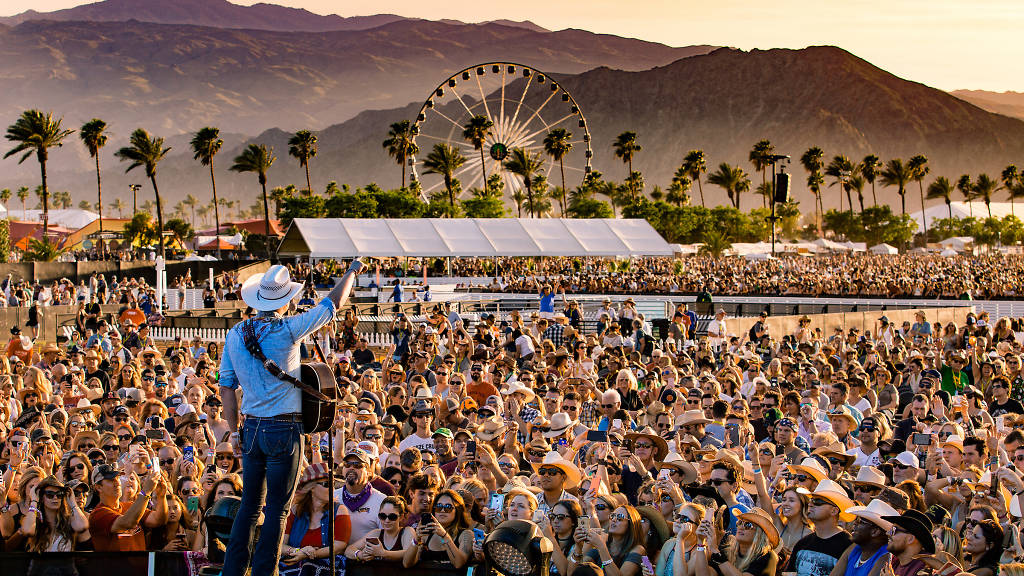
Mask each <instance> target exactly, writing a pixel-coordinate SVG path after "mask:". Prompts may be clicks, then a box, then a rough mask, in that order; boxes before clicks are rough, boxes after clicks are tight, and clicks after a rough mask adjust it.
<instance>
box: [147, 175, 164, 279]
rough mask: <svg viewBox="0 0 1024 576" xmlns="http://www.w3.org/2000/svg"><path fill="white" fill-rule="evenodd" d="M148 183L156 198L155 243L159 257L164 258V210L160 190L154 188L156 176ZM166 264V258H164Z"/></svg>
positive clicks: (151, 177) (152, 176) (150, 178)
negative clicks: (151, 186) (158, 249)
mask: <svg viewBox="0 0 1024 576" xmlns="http://www.w3.org/2000/svg"><path fill="white" fill-rule="evenodd" d="M149 181H150V182H152V183H153V196H155V197H156V225H157V231H156V236H157V243H158V244H159V246H160V257H161V258H164V255H165V251H164V208H163V203H162V202H161V201H160V189H159V188H157V187H156V174H153V175H151V176H150V177H149ZM164 261H165V262H166V258H164Z"/></svg>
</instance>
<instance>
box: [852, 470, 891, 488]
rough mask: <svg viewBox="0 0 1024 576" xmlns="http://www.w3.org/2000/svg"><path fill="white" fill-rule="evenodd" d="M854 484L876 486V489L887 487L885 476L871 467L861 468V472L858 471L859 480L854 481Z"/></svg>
mask: <svg viewBox="0 0 1024 576" xmlns="http://www.w3.org/2000/svg"><path fill="white" fill-rule="evenodd" d="M853 483H854V484H867V485H868V486H874V487H875V488H884V487H885V474H882V472H881V471H879V470H878V469H876V468H874V467H871V466H861V467H860V470H858V471H857V479H856V480H854V481H853Z"/></svg>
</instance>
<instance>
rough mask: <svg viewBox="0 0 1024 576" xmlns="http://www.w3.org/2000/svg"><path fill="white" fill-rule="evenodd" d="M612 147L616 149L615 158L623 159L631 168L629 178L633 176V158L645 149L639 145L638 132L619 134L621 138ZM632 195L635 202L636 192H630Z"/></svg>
mask: <svg viewBox="0 0 1024 576" xmlns="http://www.w3.org/2000/svg"><path fill="white" fill-rule="evenodd" d="M612 146H613V147H614V148H615V157H616V158H620V159H622V161H623V162H625V163H626V165H627V166H628V168H629V171H628V172H627V177H628V176H629V175H632V174H633V156H636V153H637V152H640V151H641V150H643V147H642V146H640V144H639V143H637V140H636V132H623V133H622V134H619V137H618V138H616V139H615V142H614V143H613V144H612ZM630 193H631V194H632V196H633V200H634V201H635V200H636V191H635V190H630Z"/></svg>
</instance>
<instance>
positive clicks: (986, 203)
mask: <svg viewBox="0 0 1024 576" xmlns="http://www.w3.org/2000/svg"><path fill="white" fill-rule="evenodd" d="M985 208H987V209H988V217H989V218H991V217H992V201H991V200H985Z"/></svg>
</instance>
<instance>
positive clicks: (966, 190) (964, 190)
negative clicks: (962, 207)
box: [956, 174, 974, 218]
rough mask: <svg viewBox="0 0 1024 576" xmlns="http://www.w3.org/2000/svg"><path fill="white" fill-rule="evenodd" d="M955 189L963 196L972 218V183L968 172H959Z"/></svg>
mask: <svg viewBox="0 0 1024 576" xmlns="http://www.w3.org/2000/svg"><path fill="white" fill-rule="evenodd" d="M956 191H957V192H959V193H960V195H961V196H963V197H964V202H967V208H968V210H970V214H971V218H974V205H973V204H972V203H971V201H972V200H974V183H973V182H971V175H970V174H961V175H960V178H959V179H958V180H957V181H956Z"/></svg>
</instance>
